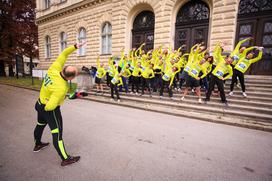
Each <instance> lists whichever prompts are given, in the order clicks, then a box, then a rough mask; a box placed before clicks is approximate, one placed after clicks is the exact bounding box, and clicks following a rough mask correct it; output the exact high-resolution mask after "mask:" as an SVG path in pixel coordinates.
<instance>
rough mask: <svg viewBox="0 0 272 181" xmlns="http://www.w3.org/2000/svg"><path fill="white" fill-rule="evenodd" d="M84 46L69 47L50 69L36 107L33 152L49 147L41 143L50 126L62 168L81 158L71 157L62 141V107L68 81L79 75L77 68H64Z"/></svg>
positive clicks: (81, 44) (78, 44) (79, 44)
mask: <svg viewBox="0 0 272 181" xmlns="http://www.w3.org/2000/svg"><path fill="white" fill-rule="evenodd" d="M84 44H85V43H77V44H76V45H74V46H69V47H68V48H66V49H65V50H64V51H63V52H62V53H61V54H60V55H59V56H58V58H57V59H56V61H55V62H54V63H53V64H52V65H51V66H50V67H49V69H48V71H47V74H46V77H45V79H44V81H43V84H42V87H41V91H40V96H39V100H38V101H37V102H36V105H35V109H36V111H37V113H38V116H37V118H38V120H37V125H36V127H35V130H34V139H35V147H34V149H33V151H34V152H39V151H40V150H42V149H43V148H45V147H46V146H48V145H49V143H42V142H41V138H42V134H43V130H44V128H45V127H46V125H47V124H48V125H49V127H50V129H51V133H52V137H53V144H54V147H55V149H56V151H57V152H58V154H59V156H60V158H61V159H62V162H61V166H66V165H69V164H72V163H75V162H77V161H79V159H80V156H75V157H73V156H70V155H69V154H67V152H66V150H65V147H64V142H63V139H62V131H63V127H62V125H63V122H62V116H61V111H60V105H61V104H62V103H63V101H64V99H65V97H66V93H67V91H68V83H67V81H68V80H72V79H74V78H75V76H76V75H77V69H76V67H73V66H64V64H65V62H66V60H67V58H68V55H69V54H71V53H72V52H73V51H75V50H76V49H77V48H80V47H81V46H83V45H84Z"/></svg>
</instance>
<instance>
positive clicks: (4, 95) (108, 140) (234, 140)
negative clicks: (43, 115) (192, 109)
mask: <svg viewBox="0 0 272 181" xmlns="http://www.w3.org/2000/svg"><path fill="white" fill-rule="evenodd" d="M0 95H1V96H0V115H1V116H0V128H1V131H0V180H1V181H6V180H8V181H17V180H18V181H45V180H46V181H59V180H61V181H62V180H63V181H186V180H189V181H197V180H199V181H206V180H207V181H213V180H218V181H224V180H232V181H243V180H245V181H250V180H252V181H259V180H260V181H261V180H267V181H271V180H272V134H271V133H268V132H262V131H257V130H250V129H245V128H239V127H233V126H228V125H220V124H214V123H209V122H203V121H198V120H194V119H188V118H181V117H175V116H169V115H164V114H159V113H153V112H146V111H141V110H135V109H131V108H124V107H119V106H114V105H107V104H101V103H96V102H90V101H85V100H74V101H70V100H66V102H65V103H64V105H63V106H62V115H63V119H64V136H63V137H64V142H65V146H66V149H67V151H68V152H69V154H71V155H80V156H81V157H82V158H81V161H80V162H79V163H77V164H74V165H72V166H68V167H64V168H62V167H61V166H60V159H59V158H58V155H57V153H56V151H55V149H54V147H53V146H52V145H50V147H49V148H47V149H45V150H42V151H41V152H39V153H33V152H32V149H33V146H34V145H33V129H34V127H35V125H36V112H35V110H34V104H35V101H36V100H37V98H38V92H34V91H29V90H25V89H20V88H14V87H10V86H4V85H0ZM43 141H49V142H52V138H51V135H50V130H49V128H48V127H47V128H46V129H45V131H44V136H43Z"/></svg>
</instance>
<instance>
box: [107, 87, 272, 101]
mask: <svg viewBox="0 0 272 181" xmlns="http://www.w3.org/2000/svg"><path fill="white" fill-rule="evenodd" d="M103 88H104V90H108V89H109V87H107V86H106V85H105V86H103ZM183 90H184V88H182V90H181V93H182V92H183ZM129 91H131V89H130V87H129ZM201 92H202V95H204V94H205V92H204V91H203V90H202V91H201ZM233 92H234V95H235V94H238V95H240V94H241V90H237V89H234V91H233ZM225 93H226V95H227V94H228V93H229V89H225ZM246 93H247V95H248V97H251V96H253V97H267V98H272V92H265V91H261V90H259V91H258V90H254V91H252V90H246Z"/></svg>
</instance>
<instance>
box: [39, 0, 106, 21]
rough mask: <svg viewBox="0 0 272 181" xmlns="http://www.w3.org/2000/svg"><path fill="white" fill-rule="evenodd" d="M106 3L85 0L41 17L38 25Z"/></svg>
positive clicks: (96, 0)
mask: <svg viewBox="0 0 272 181" xmlns="http://www.w3.org/2000/svg"><path fill="white" fill-rule="evenodd" d="M104 1H106V0H85V1H81V2H79V3H75V4H73V5H71V6H68V7H65V8H62V9H59V10H57V11H54V12H52V13H49V14H47V15H44V16H41V17H39V18H37V19H36V23H37V24H38V25H40V24H43V23H45V22H48V21H51V20H54V19H56V18H58V17H61V16H65V15H67V14H70V13H73V12H76V11H80V10H83V9H86V8H88V7H91V6H95V5H96V4H99V3H101V2H104Z"/></svg>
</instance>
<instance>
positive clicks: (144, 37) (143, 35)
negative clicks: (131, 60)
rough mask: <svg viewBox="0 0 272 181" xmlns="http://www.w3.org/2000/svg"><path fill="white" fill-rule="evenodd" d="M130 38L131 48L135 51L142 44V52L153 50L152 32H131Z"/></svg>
mask: <svg viewBox="0 0 272 181" xmlns="http://www.w3.org/2000/svg"><path fill="white" fill-rule="evenodd" d="M132 38H133V39H132V47H133V48H136V49H137V48H139V47H140V46H141V44H143V43H145V46H144V47H143V50H145V51H146V52H147V51H149V50H152V49H153V48H154V31H143V32H141V31H140V32H137V31H136V32H135V31H132Z"/></svg>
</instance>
